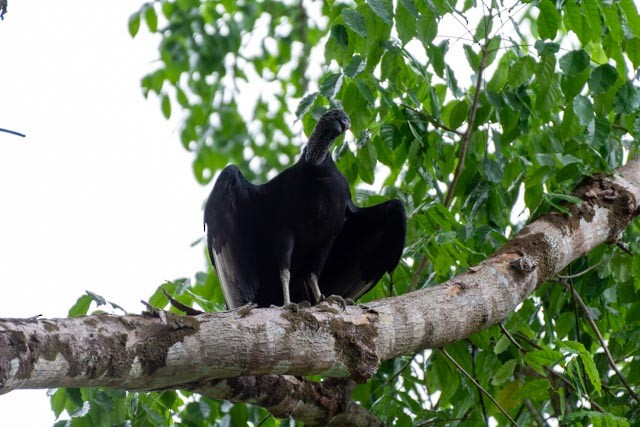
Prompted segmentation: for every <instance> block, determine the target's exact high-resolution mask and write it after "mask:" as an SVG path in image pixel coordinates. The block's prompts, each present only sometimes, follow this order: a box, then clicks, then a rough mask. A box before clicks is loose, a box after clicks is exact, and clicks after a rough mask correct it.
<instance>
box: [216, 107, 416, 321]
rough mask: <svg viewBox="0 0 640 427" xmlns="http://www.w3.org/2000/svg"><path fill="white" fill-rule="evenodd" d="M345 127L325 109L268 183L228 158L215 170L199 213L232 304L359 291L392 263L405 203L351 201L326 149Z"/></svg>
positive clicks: (339, 114) (341, 117)
mask: <svg viewBox="0 0 640 427" xmlns="http://www.w3.org/2000/svg"><path fill="white" fill-rule="evenodd" d="M350 126H351V122H350V120H349V117H348V116H347V115H346V114H345V113H344V112H343V111H341V110H330V111H328V112H326V113H325V114H324V115H323V116H322V117H321V118H320V120H319V121H318V124H317V125H316V127H315V129H314V130H313V133H312V134H311V137H310V138H309V142H308V144H307V146H306V147H305V148H304V150H303V152H302V156H301V157H300V159H299V160H298V162H297V163H296V164H294V165H293V166H292V167H290V168H288V169H286V170H284V171H282V172H281V173H280V174H279V175H278V176H276V177H275V178H273V179H272V180H271V181H269V182H267V183H265V184H262V185H253V184H251V183H250V182H248V181H247V180H246V179H245V178H244V176H242V174H241V173H240V170H239V169H238V167H237V166H235V165H229V166H227V167H226V168H225V169H224V170H223V171H222V172H221V174H220V176H219V177H218V179H217V181H216V183H215V185H214V187H213V190H212V191H211V194H210V195H209V199H208V200H207V203H206V206H205V210H204V222H205V225H206V229H207V241H208V249H209V256H210V258H211V262H212V263H213V264H214V267H215V268H216V271H217V273H218V277H219V279H220V284H221V286H222V290H223V294H224V299H225V301H226V303H227V307H228V308H229V309H233V308H237V307H240V306H242V305H245V304H249V303H253V304H256V305H257V306H259V307H269V306H271V305H283V304H284V305H285V306H288V305H290V304H291V303H292V302H293V303H296V302H301V301H310V300H311V299H312V298H313V301H314V302H315V303H317V302H320V301H321V300H322V299H323V298H324V295H338V296H341V297H343V298H351V299H356V298H358V297H360V296H361V295H362V294H364V293H365V292H366V291H368V290H369V289H370V288H371V287H372V286H373V285H375V283H376V282H377V281H378V280H379V279H380V278H381V277H382V275H383V274H384V273H385V272H391V271H392V270H393V269H394V268H395V266H396V265H397V264H398V261H399V260H400V256H401V254H402V249H403V246H404V238H405V229H406V218H405V212H404V208H403V206H402V203H401V202H400V201H398V200H390V201H388V202H386V203H382V204H380V205H376V206H372V207H369V208H358V207H357V206H356V205H355V204H354V203H353V202H352V201H351V195H350V192H349V184H348V182H347V179H346V178H345V177H344V175H342V174H341V173H340V171H339V170H338V168H337V167H336V165H335V163H334V161H333V159H332V158H331V155H330V152H329V148H330V145H331V143H332V142H333V141H334V140H335V139H336V138H337V137H338V136H340V135H341V134H343V133H344V132H345V131H346V130H347V129H349V127H350Z"/></svg>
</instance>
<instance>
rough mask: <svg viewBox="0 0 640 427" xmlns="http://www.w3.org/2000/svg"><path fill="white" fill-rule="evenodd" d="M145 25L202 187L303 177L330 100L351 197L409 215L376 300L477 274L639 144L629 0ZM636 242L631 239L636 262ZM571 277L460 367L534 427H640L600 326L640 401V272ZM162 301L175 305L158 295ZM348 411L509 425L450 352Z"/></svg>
mask: <svg viewBox="0 0 640 427" xmlns="http://www.w3.org/2000/svg"><path fill="white" fill-rule="evenodd" d="M141 22H144V23H145V25H146V27H147V29H148V30H149V31H151V32H153V33H156V32H157V33H159V34H160V35H161V42H160V47H159V50H160V62H159V66H158V68H157V69H156V70H155V71H154V72H152V73H150V74H149V75H147V76H145V77H144V78H143V79H142V89H143V93H144V94H145V96H148V95H149V94H155V95H157V97H158V99H159V102H160V107H161V111H162V113H163V114H164V115H165V116H166V117H169V116H171V115H173V114H181V115H182V116H181V119H182V128H181V135H180V136H181V141H182V144H183V145H184V147H185V148H186V149H187V150H189V151H191V152H192V153H193V154H194V162H193V171H194V174H195V178H196V179H197V181H198V182H199V183H201V184H208V183H210V182H211V180H212V179H213V178H214V177H215V174H216V172H217V171H219V170H220V169H221V168H222V167H224V166H225V165H226V164H228V163H230V162H232V163H236V164H238V165H239V166H240V167H241V169H242V171H243V173H245V174H246V175H247V176H248V177H250V178H251V179H253V180H254V181H264V180H266V179H267V178H268V177H270V176H272V175H273V174H274V173H275V172H276V171H279V170H281V169H283V168H284V167H285V166H287V165H290V164H292V162H293V161H294V160H295V158H296V155H297V154H298V153H299V152H300V145H301V144H302V142H303V141H304V137H303V135H302V132H301V131H302V130H304V133H306V134H307V135H308V134H309V132H310V130H311V128H312V127H313V124H314V123H315V120H316V119H317V118H318V117H319V115H320V114H321V113H322V112H323V111H324V110H325V109H326V108H327V107H328V106H337V107H341V108H343V109H344V110H345V111H346V112H347V113H348V114H349V115H350V117H351V119H352V130H351V134H350V135H348V136H347V137H346V138H345V139H344V140H343V141H341V142H339V143H337V146H336V148H335V152H334V156H335V158H336V159H337V163H338V166H339V168H340V169H341V170H342V172H343V173H344V174H345V175H346V176H347V178H348V179H349V181H350V183H351V185H352V186H353V188H352V190H353V194H354V196H355V198H356V199H357V200H358V202H359V203H361V204H365V205H366V204H370V203H376V202H378V201H380V200H382V199H387V198H389V197H397V198H400V199H401V200H403V202H404V203H405V206H406V207H407V211H408V214H409V218H408V221H409V224H408V245H407V248H406V251H405V255H404V260H403V263H402V265H401V266H399V268H398V269H397V270H396V272H395V274H394V276H393V281H392V282H391V281H390V280H389V279H384V281H383V282H382V283H381V284H379V285H378V286H377V287H376V288H375V289H374V290H373V291H371V292H370V293H369V294H367V295H366V296H365V297H364V298H363V299H364V300H370V299H378V298H382V297H385V296H388V295H397V294H402V293H405V292H408V291H411V290H414V289H419V288H422V287H425V286H432V285H434V284H435V283H437V282H441V281H444V280H446V279H448V278H449V277H451V276H453V275H455V274H458V273H460V272H461V271H463V270H465V269H466V268H468V267H469V266H471V265H474V264H477V263H479V262H480V261H481V260H483V259H484V258H485V257H486V256H488V255H490V254H491V253H492V252H493V251H494V250H495V249H496V248H497V247H499V246H500V245H501V244H502V243H503V242H505V241H506V239H508V238H509V237H510V236H512V235H513V234H514V233H515V232H517V231H518V230H519V229H520V228H521V227H522V226H523V225H524V223H525V221H526V220H527V219H528V218H529V217H530V215H531V216H535V215H538V214H540V213H542V212H545V211H548V210H550V209H559V210H561V211H566V208H564V207H563V206H564V205H565V204H566V203H573V202H575V199H574V198H572V197H571V196H569V194H570V190H571V188H572V187H573V186H574V185H575V184H576V183H578V182H579V181H580V179H581V178H582V177H583V176H586V175H591V174H594V173H597V172H605V173H606V172H608V171H610V170H612V169H613V168H616V167H619V166H620V165H621V164H622V163H623V162H624V159H625V158H626V156H627V155H628V154H629V153H633V152H635V151H636V148H637V147H636V144H635V140H636V139H637V138H638V135H640V113H639V111H640V108H639V107H640V90H639V88H638V78H637V74H634V73H635V70H636V69H638V67H639V66H640V17H639V16H638V11H637V8H636V6H635V5H634V3H633V0H613V1H611V0H607V1H604V0H581V1H577V0H566V1H553V0H540V1H536V2H515V4H513V3H511V2H502V1H500V0H498V1H495V2H490V3H487V2H481V3H478V2H476V1H475V0H461V1H458V2H456V3H452V2H449V1H445V0H429V1H422V0H397V1H395V2H392V1H391V0H369V1H367V2H365V1H362V0H358V1H356V2H355V3H353V2H349V1H345V2H335V1H332V0H328V1H326V2H310V1H279V0H269V1H262V2H253V1H246V0H244V1H242V0H240V1H232V0H221V1H212V0H203V1H199V0H175V1H171V0H159V1H157V2H153V3H147V4H145V5H144V6H143V7H142V8H141V9H140V10H139V11H138V12H136V13H134V14H133V15H132V16H131V18H130V21H129V31H130V33H131V35H132V36H135V35H136V34H137V33H138V31H139V30H140V27H141ZM294 112H295V113H294ZM295 118H300V119H301V120H300V121H297V122H296V121H295V120H294V119H295ZM638 232H639V229H638V226H637V225H632V226H631V227H630V228H629V229H628V230H627V232H626V233H625V237H624V238H625V241H626V243H627V244H628V245H629V247H630V249H631V252H632V253H635V252H637V251H638V250H640V239H639V233H638ZM590 267H593V268H591V269H590V270H588V271H587V269H588V268H590ZM581 271H584V272H585V273H584V274H581V275H575V277H573V276H570V275H571V274H574V273H577V272H581ZM566 274H567V275H569V276H566V277H565V278H564V279H561V278H559V279H558V280H557V281H552V282H549V283H547V284H544V285H543V286H541V287H540V289H538V290H537V291H536V292H535V294H534V296H533V297H532V298H529V299H528V300H527V301H525V302H524V303H523V304H521V305H520V306H519V307H518V308H517V309H516V311H515V312H514V313H513V314H512V315H510V316H509V317H508V319H507V320H506V321H505V323H504V329H503V328H502V327H501V326H498V325H497V326H493V327H491V328H489V329H487V330H484V331H482V332H479V333H477V334H475V335H473V336H472V337H470V338H469V339H468V340H466V341H463V342H458V343H455V344H452V345H449V346H447V352H448V353H449V354H450V355H451V356H452V357H453V358H454V359H455V360H456V361H457V362H458V363H459V364H460V365H461V366H462V367H463V368H464V369H465V370H466V371H467V372H468V373H470V374H471V375H472V376H474V377H475V379H476V380H477V382H478V383H479V384H480V385H481V386H482V388H483V389H484V390H486V391H487V392H488V393H490V394H491V395H492V396H493V397H494V398H495V399H496V400H497V402H498V404H499V405H500V407H501V408H502V409H503V410H504V411H506V412H507V413H509V414H510V416H511V417H513V418H514V419H516V421H517V422H518V423H519V424H521V425H529V424H536V423H540V422H541V420H543V419H547V418H551V419H555V420H558V421H559V422H561V423H568V424H578V425H583V424H584V425H586V424H593V425H603V424H606V425H622V426H624V425H631V424H633V425H637V424H638V423H640V410H639V409H638V408H640V406H639V405H638V404H637V402H635V401H634V400H633V398H632V396H631V395H630V393H629V392H628V390H627V389H626V388H625V386H624V385H623V383H622V381H621V379H620V377H619V376H618V375H616V374H615V373H614V372H613V370H612V368H611V366H610V364H609V363H608V361H607V358H606V357H605V354H604V352H603V351H602V345H601V343H600V342H599V340H598V339H597V335H596V333H595V332H594V329H593V328H592V327H591V325H590V323H589V322H588V318H589V317H590V318H592V319H593V320H594V321H595V324H596V325H597V327H598V329H599V331H600V332H601V333H602V334H603V336H604V339H605V340H606V344H607V346H608V349H609V351H610V352H611V354H612V356H613V359H614V360H615V363H616V365H617V367H618V368H619V369H620V371H621V374H622V375H623V376H624V377H625V378H626V381H627V382H628V383H629V384H630V386H631V387H632V388H634V389H635V390H640V339H638V338H639V337H640V291H639V290H640V257H638V256H631V255H629V254H627V253H625V252H623V251H621V250H619V249H618V248H617V247H615V246H607V247H599V248H597V249H596V250H594V251H592V252H591V253H589V254H587V255H586V256H584V257H582V258H581V259H579V260H578V261H576V262H575V263H574V264H573V265H571V266H570V267H569V269H568V272H567V273H566ZM560 281H562V282H563V283H564V285H565V286H563V285H562V284H559V283H558V282H560ZM163 286H164V287H165V289H167V290H168V291H169V292H170V293H173V294H174V295H175V296H176V298H178V299H179V300H180V301H181V302H184V303H187V304H193V303H197V304H198V305H200V306H201V307H203V308H205V309H207V310H213V309H221V308H222V307H223V302H222V295H221V293H220V291H219V286H218V285H217V279H216V278H215V273H214V272H213V271H212V270H209V271H208V272H199V273H197V274H196V277H195V281H194V283H193V284H191V283H190V282H188V281H187V280H185V279H182V280H179V281H176V282H173V283H168V284H165V285H163ZM568 286H573V287H575V289H576V291H577V293H578V294H579V295H581V296H582V298H583V299H584V301H585V304H586V305H587V307H588V310H586V311H585V310H582V309H581V307H580V305H579V304H577V303H576V300H575V299H574V298H573V297H572V292H571V291H569V290H568ZM152 303H154V304H156V305H159V306H163V305H165V304H166V299H165V297H164V296H163V295H162V293H161V292H160V291H158V292H157V293H156V294H155V295H154V297H152ZM82 304H85V305H84V306H82V307H86V309H88V305H87V304H86V297H85V301H84V303H82ZM86 309H85V310H86ZM76 311H77V310H76ZM354 398H355V399H356V400H358V401H359V402H361V403H362V405H364V406H365V407H367V408H369V409H370V410H371V411H373V413H375V414H376V415H377V416H379V417H380V418H381V419H382V420H385V421H387V422H389V423H390V424H391V425H399V426H405V425H407V426H408V425H420V424H422V425H426V424H441V423H445V424H448V425H458V424H464V425H485V419H487V418H488V417H493V418H494V419H495V420H497V421H498V423H499V424H504V423H506V422H507V419H506V418H505V416H504V415H503V414H502V413H501V411H500V410H499V408H498V407H497V406H496V405H494V404H492V403H491V402H490V401H489V399H487V398H486V397H485V396H483V395H482V393H481V392H480V389H479V388H478V387H476V386H475V385H474V384H473V383H472V382H471V381H470V380H469V379H468V378H467V377H466V376H465V375H463V374H462V373H461V372H460V370H459V369H457V368H456V367H455V366H454V365H453V364H452V363H451V361H450V360H448V358H447V357H445V355H444V353H443V352H441V351H439V350H433V351H425V352H423V353H420V354H417V355H409V356H406V357H403V358H398V359H395V360H389V361H386V362H384V363H383V364H382V366H381V367H380V370H379V372H378V373H377V374H376V375H375V376H374V377H373V378H372V379H371V380H370V381H369V382H367V383H365V384H361V385H359V386H358V387H357V388H356V390H355V393H354ZM51 399H52V407H53V409H54V412H55V413H56V416H58V415H60V414H61V413H62V411H63V410H66V412H67V414H69V415H70V417H71V418H70V419H71V422H70V423H71V425H84V424H86V425H101V424H100V423H102V424H105V425H123V424H126V423H127V422H130V423H131V424H133V425H169V424H175V425H188V426H192V425H193V426H197V425H245V424H246V423H247V422H248V421H250V422H252V423H253V424H254V425H257V424H258V423H261V424H260V425H262V426H267V425H277V424H279V421H277V420H274V419H273V418H271V417H269V416H268V415H267V413H266V412H265V411H264V410H263V409H260V408H255V407H251V406H248V405H244V404H236V405H231V404H229V403H224V402H218V401H213V400H211V399H207V398H204V397H199V396H194V395H191V394H189V393H184V392H164V393H149V394H144V393H128V394H125V393H122V392H117V391H109V390H57V391H55V392H54V393H53V394H52V395H51ZM94 423H95V424H94ZM283 423H284V424H288V423H289V421H287V420H285V421H283ZM60 424H61V425H64V422H60Z"/></svg>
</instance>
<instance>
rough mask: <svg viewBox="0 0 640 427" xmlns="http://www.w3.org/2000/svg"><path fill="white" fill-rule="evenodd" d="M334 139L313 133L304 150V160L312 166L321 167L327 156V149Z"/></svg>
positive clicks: (333, 137)
mask: <svg viewBox="0 0 640 427" xmlns="http://www.w3.org/2000/svg"><path fill="white" fill-rule="evenodd" d="M335 138H336V137H335V136H331V135H327V134H321V133H319V132H316V131H314V132H313V133H312V134H311V137H310V138H309V142H308V143H307V147H306V148H305V150H304V159H305V160H306V161H307V162H308V163H311V164H312V165H315V166H319V165H321V164H322V163H323V162H324V160H325V159H326V158H327V156H328V155H329V147H330V146H331V143H332V142H333V140H334V139H335Z"/></svg>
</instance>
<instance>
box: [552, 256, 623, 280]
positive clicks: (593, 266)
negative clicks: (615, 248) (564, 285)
mask: <svg viewBox="0 0 640 427" xmlns="http://www.w3.org/2000/svg"><path fill="white" fill-rule="evenodd" d="M609 261H611V257H609V258H606V259H602V260H600V262H598V263H597V264H593V265H591V266H589V267H587V268H585V269H584V270H582V271H581V272H580V273H576V274H570V275H568V276H563V275H561V274H558V275H557V276H556V277H558V278H560V279H562V280H571V279H575V278H576V277H580V276H583V275H585V274H587V273H588V272H590V271H591V270H593V269H594V268H598V267H600V266H601V265H602V264H604V263H605V262H609Z"/></svg>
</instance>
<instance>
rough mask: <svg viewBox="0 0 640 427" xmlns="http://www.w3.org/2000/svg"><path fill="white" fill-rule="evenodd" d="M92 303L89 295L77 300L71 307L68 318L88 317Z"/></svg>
mask: <svg viewBox="0 0 640 427" xmlns="http://www.w3.org/2000/svg"><path fill="white" fill-rule="evenodd" d="M92 301H93V299H92V298H91V297H90V296H89V295H87V294H84V295H82V296H81V297H80V298H78V299H77V300H76V303H75V304H73V305H72V306H71V308H70V309H69V314H68V316H69V317H78V316H84V315H86V314H87V313H88V311H89V307H90V306H91V302H92Z"/></svg>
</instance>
